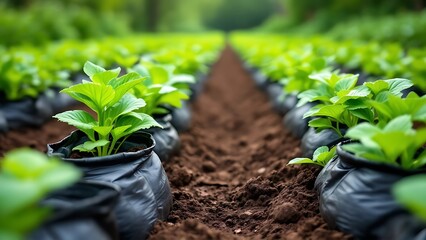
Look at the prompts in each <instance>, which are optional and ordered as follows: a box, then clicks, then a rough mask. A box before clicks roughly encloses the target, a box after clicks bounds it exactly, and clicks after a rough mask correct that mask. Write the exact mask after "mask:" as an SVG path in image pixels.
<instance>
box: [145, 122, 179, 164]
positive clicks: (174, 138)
mask: <svg viewBox="0 0 426 240" xmlns="http://www.w3.org/2000/svg"><path fill="white" fill-rule="evenodd" d="M155 120H156V121H157V122H158V123H159V124H160V125H161V126H162V127H163V128H150V129H147V130H144V131H146V132H148V133H150V134H151V135H152V137H153V138H154V140H155V147H154V152H155V153H156V154H157V155H158V157H159V158H160V160H161V161H162V162H167V161H168V160H169V159H170V157H171V156H172V155H173V154H176V153H177V152H179V149H180V138H179V134H178V132H177V131H176V129H175V128H174V127H173V125H172V124H171V123H170V121H171V120H172V116H171V115H170V114H167V115H164V116H161V117H156V118H155Z"/></svg>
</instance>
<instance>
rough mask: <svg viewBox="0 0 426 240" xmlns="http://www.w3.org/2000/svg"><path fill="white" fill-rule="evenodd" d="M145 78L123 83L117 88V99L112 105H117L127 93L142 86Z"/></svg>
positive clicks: (115, 98)
mask: <svg viewBox="0 0 426 240" xmlns="http://www.w3.org/2000/svg"><path fill="white" fill-rule="evenodd" d="M142 81H143V78H139V79H133V80H129V81H127V82H126V81H123V83H122V84H121V85H119V86H118V87H116V88H115V97H114V99H113V100H112V103H113V104H115V103H117V102H118V101H119V100H120V99H121V98H122V97H123V96H124V95H125V94H126V93H128V92H129V91H130V90H131V89H133V88H135V87H136V86H137V85H139V84H141V83H142Z"/></svg>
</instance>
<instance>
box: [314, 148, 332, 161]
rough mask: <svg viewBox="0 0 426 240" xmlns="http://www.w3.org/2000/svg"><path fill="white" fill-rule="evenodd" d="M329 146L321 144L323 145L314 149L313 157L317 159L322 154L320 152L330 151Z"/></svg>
mask: <svg viewBox="0 0 426 240" xmlns="http://www.w3.org/2000/svg"><path fill="white" fill-rule="evenodd" d="M328 150H329V149H328V147H327V146H321V147H319V148H317V149H316V150H315V151H314V154H313V156H312V159H313V160H316V159H318V156H319V155H320V154H322V153H327V152H328Z"/></svg>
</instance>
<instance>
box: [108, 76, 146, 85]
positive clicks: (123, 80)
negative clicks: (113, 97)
mask: <svg viewBox="0 0 426 240" xmlns="http://www.w3.org/2000/svg"><path fill="white" fill-rule="evenodd" d="M143 79H144V78H143V77H142V76H141V75H139V74H138V73H136V72H130V73H127V74H126V75H123V76H121V77H119V78H111V79H110V81H109V82H108V83H107V84H108V85H111V86H112V87H113V88H114V89H116V88H117V87H119V86H121V85H123V84H125V83H127V82H130V81H133V80H138V81H139V83H142V81H143Z"/></svg>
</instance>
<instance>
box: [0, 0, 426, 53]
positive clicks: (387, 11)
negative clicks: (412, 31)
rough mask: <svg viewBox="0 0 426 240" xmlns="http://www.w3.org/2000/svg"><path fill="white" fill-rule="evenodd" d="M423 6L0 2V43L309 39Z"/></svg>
mask: <svg viewBox="0 0 426 240" xmlns="http://www.w3.org/2000/svg"><path fill="white" fill-rule="evenodd" d="M425 5H426V0H374V1H373V0H2V2H1V3H0V43H1V44H3V45H6V46H10V45H15V44H22V43H28V42H29V43H31V44H43V43H44V42H47V41H49V40H59V39H69V38H71V39H87V38H97V37H102V36H109V35H119V36H120V35H125V34H128V33H132V32H146V31H149V32H201V31H209V30H223V31H232V30H237V29H238V30H241V29H250V30H253V29H254V30H257V31H262V32H284V33H298V34H299V33H309V34H312V33H321V32H326V31H329V30H331V29H332V28H333V27H334V26H336V25H339V24H342V23H345V22H347V21H351V20H353V19H358V18H363V19H368V17H369V16H370V17H374V18H376V17H380V16H386V15H393V14H400V13H405V12H420V11H422V10H423V8H424V6H425ZM414 21H415V20H414ZM345 28H346V27H345ZM354 31H355V30H354ZM337 35H338V34H337Z"/></svg>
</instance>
